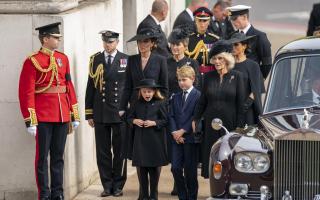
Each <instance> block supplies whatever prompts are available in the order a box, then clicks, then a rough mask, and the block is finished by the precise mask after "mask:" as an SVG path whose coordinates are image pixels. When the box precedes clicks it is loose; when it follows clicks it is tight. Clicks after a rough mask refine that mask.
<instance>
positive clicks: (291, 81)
mask: <svg viewBox="0 0 320 200" xmlns="http://www.w3.org/2000/svg"><path fill="white" fill-rule="evenodd" d="M271 79H272V80H271V82H270V87H269V91H268V96H267V101H266V107H265V113H269V112H273V111H280V110H288V109H297V108H302V107H309V106H314V105H320V104H319V103H320V54H314V55H308V56H295V57H285V58H282V59H280V60H278V61H277V62H276V63H275V65H274V70H273V75H272V77H271Z"/></svg>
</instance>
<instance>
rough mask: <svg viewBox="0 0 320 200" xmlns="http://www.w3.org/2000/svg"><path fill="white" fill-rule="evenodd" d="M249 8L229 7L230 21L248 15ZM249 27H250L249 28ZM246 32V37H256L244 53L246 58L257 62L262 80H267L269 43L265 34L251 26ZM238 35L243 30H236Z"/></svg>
mask: <svg viewBox="0 0 320 200" xmlns="http://www.w3.org/2000/svg"><path fill="white" fill-rule="evenodd" d="M250 8H251V7H250V6H246V5H236V6H232V7H229V8H228V9H229V10H230V18H231V20H232V19H233V18H234V20H236V19H237V17H238V16H240V15H248V14H249V9H250ZM249 26H250V27H249ZM248 27H249V29H248V31H247V32H246V33H245V34H246V36H256V37H255V39H256V40H252V42H250V43H249V47H250V50H251V51H250V52H248V53H246V55H247V57H248V58H249V59H251V60H253V61H255V62H257V63H258V64H259V66H260V71H261V73H262V75H263V77H264V78H267V76H268V74H269V72H270V70H271V65H272V56H271V43H270V41H269V40H268V37H267V34H266V33H264V32H262V31H260V30H258V29H256V28H254V27H253V26H252V25H250V24H249V25H248V26H247V28H248ZM244 29H246V28H244ZM238 31H239V32H240V33H244V31H243V30H238Z"/></svg>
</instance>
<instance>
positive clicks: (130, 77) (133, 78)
mask: <svg viewBox="0 0 320 200" xmlns="http://www.w3.org/2000/svg"><path fill="white" fill-rule="evenodd" d="M146 78H149V79H154V80H155V81H156V82H157V83H158V84H159V85H161V86H162V87H163V89H161V92H162V95H164V96H168V69H167V62H166V59H165V58H164V57H163V56H160V55H158V54H155V53H151V55H150V58H149V60H148V62H147V64H146V66H145V68H144V70H142V66H141V55H140V54H136V55H133V56H130V57H129V59H128V67H127V69H126V80H125V87H124V92H123V95H122V98H121V103H120V110H126V108H127V105H128V103H130V104H131V105H132V104H133V103H134V102H135V101H136V100H137V98H138V91H137V90H135V87H137V86H138V85H139V82H140V80H142V79H146Z"/></svg>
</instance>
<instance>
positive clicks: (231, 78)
mask: <svg viewBox="0 0 320 200" xmlns="http://www.w3.org/2000/svg"><path fill="white" fill-rule="evenodd" d="M233 79H234V75H232V76H231V77H230V80H229V83H231V81H232V80H233Z"/></svg>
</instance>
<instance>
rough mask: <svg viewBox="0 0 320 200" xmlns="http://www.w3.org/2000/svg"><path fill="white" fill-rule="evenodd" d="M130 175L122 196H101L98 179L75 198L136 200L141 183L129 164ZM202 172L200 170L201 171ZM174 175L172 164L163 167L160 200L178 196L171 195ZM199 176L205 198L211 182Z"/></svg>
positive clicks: (200, 188) (169, 199)
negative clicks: (171, 168) (139, 183)
mask: <svg viewBox="0 0 320 200" xmlns="http://www.w3.org/2000/svg"><path fill="white" fill-rule="evenodd" d="M128 171H129V174H130V175H129V177H128V180H127V183H126V185H125V188H124V195H123V196H122V197H105V198H102V197H99V194H100V193H101V192H102V186H101V184H100V181H99V180H97V181H96V182H95V183H94V184H92V185H91V186H90V187H89V188H88V189H87V190H85V191H84V192H82V193H81V194H80V195H78V196H77V197H76V198H75V199H74V200H107V199H108V200H136V199H137V197H138V191H139V189H138V188H139V185H138V178H137V175H136V173H135V169H134V168H133V167H130V164H129V169H128ZM199 172H200V171H199ZM172 180H173V179H172V175H171V172H170V166H166V167H163V168H162V172H161V177H160V183H159V200H176V199H178V198H177V197H173V196H171V195H170V191H171V189H172V185H173V183H172ZM208 183H209V182H208V180H205V179H203V178H201V177H200V176H199V195H198V200H205V199H206V198H207V197H208V196H209V184H208Z"/></svg>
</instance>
